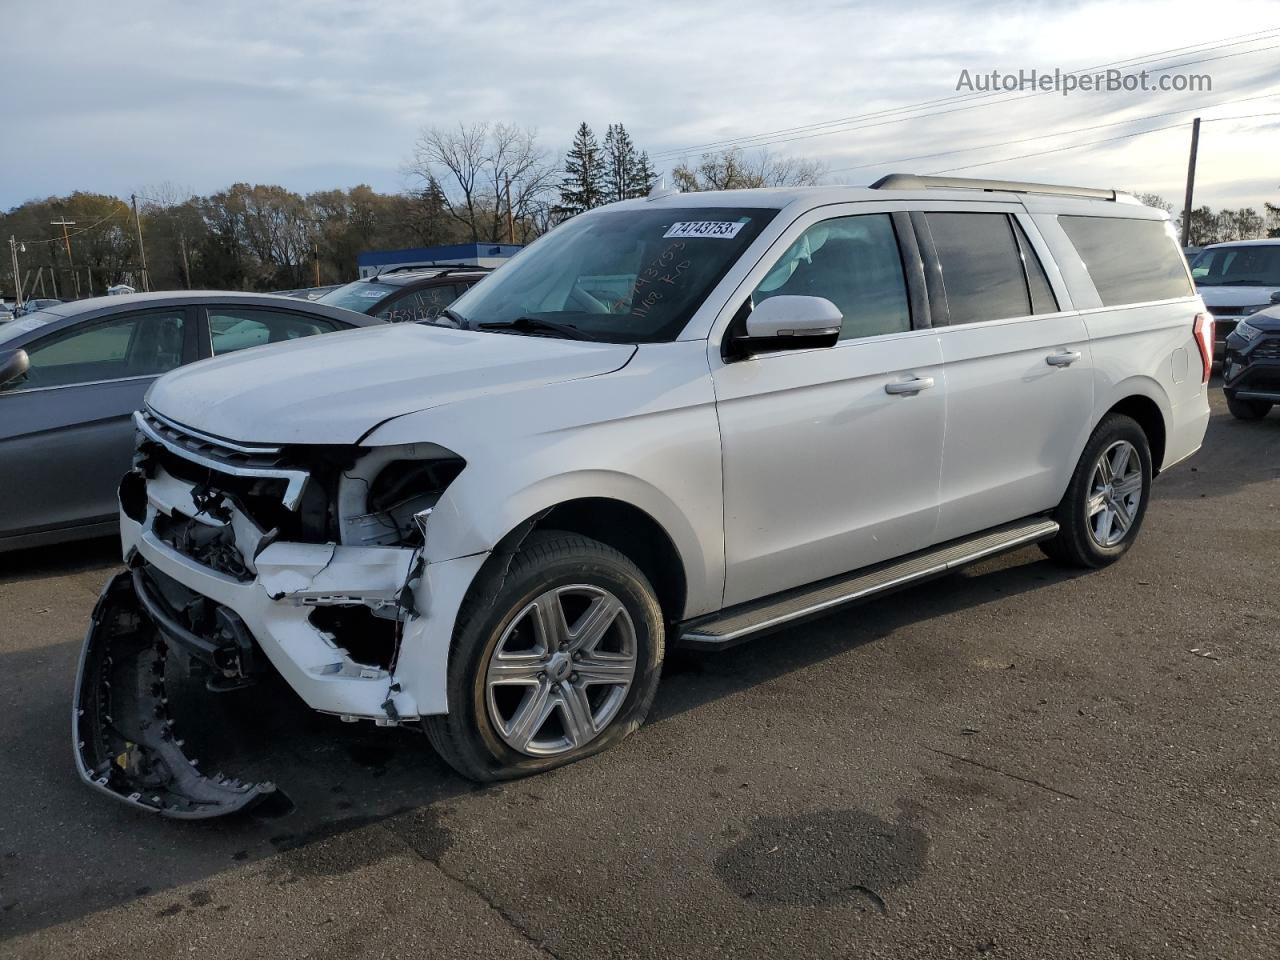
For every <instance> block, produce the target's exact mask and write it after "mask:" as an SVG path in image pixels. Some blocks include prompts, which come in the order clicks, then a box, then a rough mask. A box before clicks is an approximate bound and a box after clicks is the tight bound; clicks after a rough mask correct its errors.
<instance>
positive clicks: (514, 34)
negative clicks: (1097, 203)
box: [0, 0, 1280, 206]
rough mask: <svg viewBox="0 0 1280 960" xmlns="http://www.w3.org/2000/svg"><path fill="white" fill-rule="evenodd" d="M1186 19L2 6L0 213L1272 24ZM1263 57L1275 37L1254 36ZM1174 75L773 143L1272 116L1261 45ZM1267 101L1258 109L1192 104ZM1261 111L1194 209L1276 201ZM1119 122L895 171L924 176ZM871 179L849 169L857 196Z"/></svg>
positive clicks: (908, 12) (1123, 4) (1169, 151)
mask: <svg viewBox="0 0 1280 960" xmlns="http://www.w3.org/2000/svg"><path fill="white" fill-rule="evenodd" d="M107 8H109V9H110V13H107V12H105V10H106V9H107ZM1204 13H1205V8H1204V5H1203V3H1202V2H1199V0H1194V2H1193V0H1173V2H1170V3H1165V4H1162V5H1160V6H1159V7H1158V8H1156V7H1153V6H1152V5H1150V4H1145V3H1140V2H1135V0H1112V2H1105V3H1097V2H1095V3H1089V4H1085V5H1084V6H1080V5H1077V4H1069V3H1038V4H1037V3H1027V2H1022V3H1017V4H1014V3H998V4H991V3H983V4H978V3H976V2H968V0H961V2H955V3H944V2H933V3H929V4H926V5H924V6H912V7H907V6H905V5H901V4H889V3H884V2H854V3H841V2H834V0H829V2H823V3H816V4H805V5H801V4H790V5H783V4H778V3H776V2H767V3H766V2H756V0H703V2H699V3H688V2H678V3H677V2H666V0H652V2H650V3H647V4H643V5H639V6H637V5H619V4H616V3H613V2H598V0H562V2H560V3H557V4H545V3H538V4H533V3H523V4H522V3H513V2H510V0H506V2H496V0H472V2H467V3H463V2H460V0H432V2H430V3H422V2H419V0H377V2H372V0H371V2H353V3H337V2H330V3H303V2H300V0H286V2H279V3H262V2H261V0H255V2H248V0H231V2H224V3H219V4H194V3H184V4H176V3H162V2H156V0H133V2H127V0H118V2H116V3H113V4H102V3H101V2H92V3H89V2H60V0H52V2H45V3H40V4H23V5H22V6H21V7H20V8H19V9H17V10H11V11H8V12H7V13H6V17H7V19H8V24H9V30H8V35H9V38H10V42H9V43H8V44H7V49H6V56H5V75H6V77H7V78H8V79H7V81H6V85H7V87H8V88H9V89H7V90H6V91H5V108H4V110H5V120H6V122H5V123H4V131H5V134H4V139H5V141H6V143H7V148H6V161H5V163H4V165H3V167H2V168H0V206H9V205H13V204H16V203H19V202H21V201H22V200H24V199H27V198H29V197H33V196H39V195H46V194H50V193H63V192H67V191H70V190H72V189H89V190H99V191H103V192H116V193H121V192H124V193H127V192H129V191H130V190H131V189H137V188H138V187H140V186H142V185H143V184H147V183H155V182H159V181H163V180H172V181H178V182H181V183H184V184H190V185H191V187H192V188H194V189H196V190H198V191H202V192H204V191H210V190H214V189H218V188H220V187H222V186H225V185H226V184H228V183H231V182H233V181H236V180H249V181H255V182H280V183H284V184H285V185H287V186H290V187H293V188H295V189H302V190H306V189H315V188H320V187H326V186H341V185H350V184H352V183H356V182H360V181H365V182H369V183H371V184H372V185H373V186H375V187H377V188H379V189H397V188H399V187H400V186H402V185H404V180H403V177H402V175H401V173H400V169H401V167H402V165H403V163H404V161H405V159H406V158H407V156H408V155H409V152H410V149H411V147H412V143H413V140H414V136H415V133H416V131H417V129H418V128H419V127H421V126H422V125H423V124H427V123H442V124H450V123H454V122H457V121H471V120H480V119H491V120H509V121H517V122H520V123H525V124H528V125H531V126H536V127H538V128H539V130H540V131H541V135H542V137H541V138H542V141H543V143H544V145H546V146H547V147H549V148H551V149H554V150H556V151H557V152H558V151H560V150H562V149H563V148H564V146H565V145H566V144H567V142H568V139H569V137H570V136H571V134H572V130H573V128H574V127H575V126H576V125H577V123H578V122H579V121H580V120H583V119H585V120H587V121H588V122H590V123H592V124H593V125H594V126H596V127H598V128H600V129H601V130H602V129H603V127H604V126H605V125H606V124H607V123H609V122H613V121H623V122H625V123H626V124H627V126H628V128H629V129H630V130H631V131H632V134H633V136H634V138H635V139H636V141H637V142H638V143H639V144H640V145H641V146H642V147H646V148H648V149H649V150H651V151H653V152H655V153H658V152H662V151H671V150H677V149H679V148H682V147H690V146H694V145H697V144H700V143H705V142H707V141H713V140H720V139H727V138H732V137H739V136H743V135H748V134H754V133H759V132H763V131H770V130H776V129H783V128H790V127H795V126H799V125H804V124H810V123H817V122H821V121H824V120H829V119H832V118H837V117H847V116H854V115H859V114H865V113H868V112H871V111H877V110H885V109H892V108H895V107H899V106H902V105H904V104H910V103H917V102H920V101H925V100H934V99H941V98H946V97H949V96H952V95H954V94H955V83H956V78H957V76H958V75H959V73H960V70H961V69H965V68H967V69H969V70H971V71H983V70H986V71H989V70H991V69H1001V70H1017V69H1018V68H1021V67H1027V68H1031V67H1035V68H1039V69H1052V68H1054V67H1062V68H1063V69H1068V70H1070V69H1078V68H1080V67H1084V66H1090V65H1093V64H1098V63H1104V62H1109V61H1114V60H1120V59H1123V58H1128V57H1133V56H1136V55H1139V54H1142V53H1147V52H1153V51H1159V50H1166V49H1171V48H1176V47H1182V46H1187V45H1191V44H1197V43H1204V42H1206V41H1208V40H1212V39H1214V38H1217V37H1225V36H1228V35H1239V34H1244V33H1247V32H1251V31H1261V30H1263V29H1265V28H1266V27H1267V21H1268V15H1269V14H1271V13H1273V11H1272V10H1271V7H1270V4H1269V3H1263V2H1258V0H1226V2H1222V3H1219V4H1216V5H1215V6H1214V8H1213V17H1212V23H1213V24H1214V25H1215V30H1214V31H1213V32H1211V33H1206V28H1205V26H1204V24H1205V16H1204ZM49 37H56V42H54V41H50V40H48V38H49ZM1273 45H1274V46H1280V35H1277V36H1276V37H1275V38H1273V40H1271V41H1259V42H1256V43H1254V44H1252V46H1253V47H1263V46H1273ZM1245 49H1249V47H1247V46H1245V47H1232V48H1227V49H1223V50H1220V51H1215V52H1212V53H1208V54H1204V55H1203V56H1222V55H1223V54H1230V53H1235V52H1239V51H1242V50H1245ZM1187 58H1188V59H1195V58H1196V57H1195V56H1193V55H1190V54H1189V55H1188V57H1187ZM1189 69H1192V70H1195V71H1197V72H1198V71H1204V72H1209V73H1211V74H1212V75H1213V79H1214V88H1213V92H1212V93H1208V94H1194V95H1193V94H1172V93H1170V94H1146V95H1132V96H1129V95H1119V94H1076V95H1074V96H1071V97H1066V98H1063V97H1060V96H1056V95H1048V96H1043V97H1038V98H1030V99H1028V100H1026V101H1018V102H1013V103H1006V104H1000V105H995V106H986V107H983V108H981V109H975V110H968V111H960V112H955V113H951V114H947V115H945V116H938V117H932V118H924V119H915V120H911V121H909V122H903V123H893V124H882V125H877V126H867V125H866V124H865V123H864V124H863V125H862V127H861V128H860V129H856V130H845V131H843V132H840V133H838V134H833V135H829V136H820V137H812V138H809V139H802V140H796V141H794V142H791V143H780V144H777V145H776V146H774V147H773V148H772V149H775V150H776V151H778V152H782V153H788V152H793V153H797V154H804V155H808V156H816V157H820V158H823V159H826V160H827V161H828V162H829V164H830V166H831V167H832V168H839V167H846V166H854V165H862V164H866V163H869V162H872V161H887V160H892V159H895V158H900V157H909V156H915V155H919V154H927V153H933V152H942V151H947V150H954V149H958V148H962V147H971V146H975V145H982V144H989V143H993V142H997V141H1005V140H1014V139H1018V138H1021V137H1029V136H1033V135H1037V134H1040V133H1045V132H1052V131H1059V130H1071V129H1075V128H1079V127H1084V126H1091V125H1095V124H1103V123H1109V122H1114V121H1117V120H1122V119H1130V118H1135V117H1143V116H1147V115H1150V114H1156V113H1167V112H1170V111H1179V110H1183V109H1187V110H1190V109H1193V108H1197V107H1204V109H1203V110H1202V111H1201V112H1202V114H1203V115H1204V116H1206V117H1210V116H1212V117H1219V116H1221V117H1230V116H1238V115H1243V114H1253V113H1264V112H1268V111H1270V112H1280V49H1276V50H1269V51H1262V52H1259V53H1254V54H1249V55H1246V56H1238V57H1234V58H1231V59H1224V60H1218V61H1215V62H1211V63H1205V64H1202V65H1200V66H1198V67H1192V68H1189ZM1266 90H1272V91H1275V92H1276V93H1277V96H1275V97H1272V98H1271V99H1269V100H1253V101H1251V102H1248V103H1241V104H1238V105H1232V104H1228V103H1224V104H1223V105H1222V106H1218V107H1208V106H1205V105H1209V104H1216V103H1219V102H1221V101H1228V100H1232V99H1235V98H1243V97H1249V96H1256V95H1257V94H1259V93H1262V92H1264V91H1266ZM942 108H943V107H941V106H940V107H939V109H942ZM1182 119H1185V117H1181V116H1178V117H1171V118H1167V119H1165V120H1153V121H1150V122H1147V123H1146V124H1145V126H1147V127H1157V126H1162V125H1167V124H1168V123H1172V122H1177V121H1179V120H1182ZM1277 119H1280V118H1270V120H1267V119H1259V120H1253V121H1240V122H1238V123H1225V122H1224V123H1211V124H1206V125H1205V128H1204V131H1203V134H1202V148H1201V149H1202V162H1201V167H1200V174H1199V178H1198V190H1197V199H1198V201H1203V202H1205V203H1211V204H1214V205H1222V204H1226V203H1232V204H1236V205H1239V204H1242V203H1252V204H1256V203H1260V202H1261V201H1262V200H1263V199H1272V200H1273V201H1274V200H1275V199H1276V198H1277V196H1280V174H1276V173H1274V170H1275V167H1274V159H1273V158H1274V156H1275V153H1276V147H1277V146H1278V145H1280V139H1278V137H1277V131H1278V130H1280V127H1277V126H1276V125H1275V124H1274V121H1275V120H1277ZM1142 128H1143V125H1141V124H1135V125H1134V126H1132V127H1116V128H1111V129H1109V130H1099V131H1096V132H1092V133H1080V134H1075V135H1072V136H1067V137H1063V138H1061V139H1057V140H1048V141H1036V142H1033V143H1029V144H1024V145H1018V146H1008V147H1000V148H994V147H993V148H990V149H987V150H985V151H974V152H972V153H964V154H958V155H956V156H955V157H954V158H939V159H938V160H936V161H919V162H914V163H911V164H909V165H908V166H909V167H910V168H913V169H915V170H917V171H920V172H927V171H928V170H931V169H938V168H941V167H946V166H954V165H961V164H967V163H974V162H978V161H980V160H990V159H996V158H1001V157H1007V156H1016V155H1020V154H1023V153H1030V152H1035V151H1038V150H1042V149H1050V148H1052V147H1054V146H1060V145H1065V144H1067V143H1072V142H1079V141H1081V140H1088V139H1101V138H1103V137H1107V136H1111V135H1118V134H1121V133H1126V132H1132V131H1133V130H1136V129H1142ZM1186 140H1187V135H1186V133H1185V131H1183V130H1173V131H1166V132H1163V133H1153V134H1151V135H1150V136H1145V137H1138V138H1134V139H1131V140H1124V141H1118V142H1116V143H1112V144H1100V145H1098V146H1096V147H1091V148H1086V149H1081V150H1076V151H1067V152H1062V153H1057V154H1053V155H1051V156H1046V157H1039V158H1028V159H1024V160H1018V161H1014V162H1008V163H1000V164H992V165H989V166H984V167H980V168H977V169H975V170H973V171H971V173H972V174H973V175H988V176H1000V177H1022V178H1028V179H1034V178H1041V179H1047V180H1058V181H1065V182H1081V183H1099V184H1108V185H1116V186H1122V187H1129V188H1132V189H1142V190H1148V189H1151V190H1157V191H1159V192H1162V193H1164V194H1165V195H1166V196H1169V197H1170V199H1173V198H1175V197H1177V196H1178V195H1180V193H1181V186H1180V184H1181V179H1182V177H1183V175H1184V173H1185V164H1186ZM930 164H933V166H930ZM883 172H885V169H883V168H875V167H872V168H866V169H861V170H857V171H852V172H850V173H849V174H848V175H847V176H848V178H849V179H850V180H851V181H852V182H865V181H867V180H869V179H871V178H873V177H874V176H877V175H879V174H880V173H883ZM836 177H837V178H840V179H843V177H841V175H838V174H837V175H836ZM1175 202H1176V201H1175Z"/></svg>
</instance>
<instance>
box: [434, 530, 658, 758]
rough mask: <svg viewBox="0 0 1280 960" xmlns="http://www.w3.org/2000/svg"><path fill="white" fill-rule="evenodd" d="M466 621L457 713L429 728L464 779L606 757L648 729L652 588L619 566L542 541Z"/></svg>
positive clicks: (654, 680) (474, 600)
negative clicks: (636, 732)
mask: <svg viewBox="0 0 1280 960" xmlns="http://www.w3.org/2000/svg"><path fill="white" fill-rule="evenodd" d="M472 593H473V596H472V597H471V598H469V599H468V601H467V603H466V604H465V605H464V608H463V610H462V611H461V613H460V614H459V622H458V628H457V630H456V631H455V637H456V643H455V646H454V649H453V652H452V655H451V657H450V661H449V682H448V694H449V712H448V713H447V714H445V715H443V716H438V717H428V718H426V720H425V721H424V724H425V727H426V730H427V734H428V736H429V737H430V739H431V743H432V745H433V746H434V747H435V748H436V750H437V751H438V752H439V753H440V755H441V756H442V757H443V758H444V759H445V760H446V761H447V762H448V763H449V764H450V766H452V767H453V768H454V769H455V770H457V771H458V772H459V773H461V774H462V775H463V776H466V777H470V778H471V779H473V780H482V781H486V780H504V779H510V778H513V777H520V776H526V775H528V774H532V773H539V772H541V771H543V770H549V769H552V768H554V767H558V766H562V765H564V764H567V763H572V762H574V761H575V760H580V759H582V758H583V757H587V756H590V755H591V754H594V753H598V752H600V751H601V750H604V749H606V748H608V747H610V746H612V745H613V744H615V743H617V742H618V741H620V740H622V739H623V738H624V737H626V736H627V735H628V734H629V733H631V732H632V731H633V730H635V729H636V728H637V727H639V726H640V724H641V723H643V722H644V718H645V716H646V715H647V714H648V712H649V707H650V706H651V705H652V703H653V697H654V693H655V691H656V689H657V685H658V678H659V675H660V673H661V668H662V656H663V620H662V612H661V609H660V608H659V606H658V601H657V598H656V597H655V595H654V591H653V587H652V586H651V585H650V584H649V582H648V580H646V579H645V576H644V574H642V573H641V572H640V570H639V569H638V568H637V567H636V566H635V564H633V563H632V562H631V561H630V560H628V559H627V558H626V557H625V556H624V555H623V554H621V553H619V552H618V551H617V550H614V549H613V548H611V547H608V546H605V545H604V544H602V543H599V542H598V541H595V540H591V539H588V538H586V537H582V536H579V535H577V534H571V533H558V532H535V533H533V534H531V535H530V536H529V538H528V539H527V540H526V541H525V543H524V545H523V546H522V547H521V549H520V552H519V553H518V554H517V555H516V556H515V558H514V559H513V560H512V562H511V566H510V568H509V569H508V570H507V572H506V575H505V576H503V577H500V578H499V577H498V575H497V574H496V573H495V574H493V575H491V577H490V580H489V582H487V583H484V584H479V585H477V588H476V589H475V590H473V591H472Z"/></svg>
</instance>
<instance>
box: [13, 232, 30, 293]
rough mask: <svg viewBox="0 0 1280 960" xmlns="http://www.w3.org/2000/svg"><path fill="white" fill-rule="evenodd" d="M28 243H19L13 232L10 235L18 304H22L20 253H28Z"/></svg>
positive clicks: (14, 285) (14, 283)
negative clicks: (19, 270)
mask: <svg viewBox="0 0 1280 960" xmlns="http://www.w3.org/2000/svg"><path fill="white" fill-rule="evenodd" d="M26 252H27V245H26V244H25V243H21V244H20V243H18V241H17V240H15V239H14V238H13V234H10V235H9V257H10V258H11V259H12V260H13V289H14V293H15V294H16V296H17V302H18V306H22V274H21V273H19V272H18V254H19V253H26Z"/></svg>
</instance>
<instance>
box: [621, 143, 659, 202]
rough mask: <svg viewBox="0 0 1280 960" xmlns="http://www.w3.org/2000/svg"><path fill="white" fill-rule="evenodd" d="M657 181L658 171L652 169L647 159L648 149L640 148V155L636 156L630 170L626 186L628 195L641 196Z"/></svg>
mask: <svg viewBox="0 0 1280 960" xmlns="http://www.w3.org/2000/svg"><path fill="white" fill-rule="evenodd" d="M657 181H658V172H657V171H656V170H654V169H653V164H652V163H651V162H650V161H649V151H648V150H642V151H641V152H640V156H639V157H638V158H636V162H635V166H634V167H633V168H632V171H631V182H630V184H629V185H628V187H627V196H628V197H643V196H645V195H646V194H647V193H648V192H649V191H650V190H652V189H653V185H654V184H655V183H657Z"/></svg>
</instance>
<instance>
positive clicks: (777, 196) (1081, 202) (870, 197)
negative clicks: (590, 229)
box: [615, 174, 1153, 216]
mask: <svg viewBox="0 0 1280 960" xmlns="http://www.w3.org/2000/svg"><path fill="white" fill-rule="evenodd" d="M885 200H967V201H971V202H980V201H984V200H997V201H1010V200H1016V201H1022V202H1023V203H1024V204H1026V205H1027V206H1028V207H1036V208H1040V209H1046V208H1049V207H1055V208H1056V207H1059V206H1061V207H1062V208H1071V207H1081V206H1084V207H1089V208H1093V209H1097V210H1099V211H1101V210H1106V211H1107V213H1108V214H1110V215H1116V216H1144V215H1143V214H1138V213H1136V211H1137V210H1150V209H1153V208H1146V207H1144V206H1143V205H1142V204H1141V203H1140V202H1139V201H1138V200H1137V199H1136V198H1134V197H1132V196H1130V195H1129V194H1127V193H1123V192H1121V191H1118V190H1103V189H1097V188H1092V187H1065V186H1057V185H1055V184H1044V183H1023V182H1019V181H1012V180H979V179H969V178H962V177H927V176H920V177H917V176H913V175H910V174H890V175H889V176H886V177H882V178H881V179H880V180H878V181H876V183H874V184H872V185H871V186H861V187H854V186H821V187H764V188H755V189H749V190H715V191H705V192H697V193H681V192H679V191H677V190H670V191H667V192H665V193H658V194H657V195H656V196H650V197H643V198H639V199H636V200H626V201H623V202H622V203H620V204H616V205H615V206H616V207H624V208H632V209H637V208H643V207H645V206H648V205H653V206H669V207H685V208H688V207H723V206H733V207H764V208H773V209H781V208H783V207H786V206H788V205H790V204H792V203H797V202H798V203H802V204H804V205H805V206H808V207H818V206H824V205H827V204H833V203H856V202H859V201H862V202H870V201H885ZM1149 215H1150V214H1147V215H1146V216H1149Z"/></svg>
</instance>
